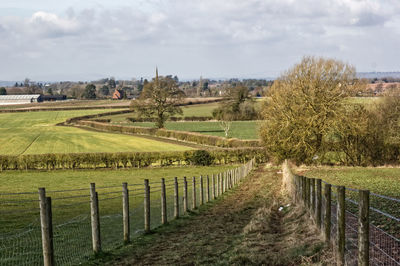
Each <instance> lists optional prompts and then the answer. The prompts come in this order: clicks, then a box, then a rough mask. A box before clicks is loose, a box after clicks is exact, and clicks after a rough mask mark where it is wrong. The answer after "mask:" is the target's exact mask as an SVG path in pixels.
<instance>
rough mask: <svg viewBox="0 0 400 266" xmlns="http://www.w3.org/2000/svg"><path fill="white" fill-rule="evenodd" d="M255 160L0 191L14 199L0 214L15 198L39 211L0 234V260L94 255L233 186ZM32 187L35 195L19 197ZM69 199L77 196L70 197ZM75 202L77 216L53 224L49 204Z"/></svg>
mask: <svg viewBox="0 0 400 266" xmlns="http://www.w3.org/2000/svg"><path fill="white" fill-rule="evenodd" d="M255 166H256V162H255V159H251V160H249V161H248V162H247V163H245V164H243V165H241V166H239V167H236V168H234V169H231V170H227V171H225V172H221V173H218V174H212V175H201V176H198V177H195V176H193V177H192V178H190V179H187V178H186V177H183V178H182V177H180V178H178V177H175V178H170V179H165V178H161V179H160V182H154V181H152V182H149V179H144V183H126V182H124V183H122V185H121V184H120V185H111V186H96V184H95V183H91V184H90V187H89V186H88V187H87V188H79V189H68V190H57V191H51V190H49V191H46V189H45V188H39V190H38V192H19V193H12V192H4V193H3V192H0V196H2V197H5V198H4V199H3V201H0V204H10V202H11V203H12V204H14V205H11V206H10V208H11V210H9V211H5V212H3V211H0V214H1V215H4V213H10V212H11V213H13V212H18V211H21V210H15V209H14V208H15V204H19V205H22V207H23V206H24V204H26V203H27V202H31V203H33V204H38V205H37V206H38V208H35V210H34V214H33V215H34V216H37V218H39V217H40V219H37V220H38V221H39V224H33V225H30V226H29V228H25V229H24V230H21V231H20V232H18V233H7V234H5V235H0V246H1V247H2V252H1V253H0V264H2V265H3V263H4V264H10V265H25V264H26V265H38V264H44V265H49V266H52V265H55V264H56V265H76V264H80V263H82V262H84V261H88V260H90V259H92V258H93V257H94V255H95V256H96V255H99V254H102V253H103V252H107V251H110V250H113V249H115V248H117V247H120V246H122V245H124V244H128V243H129V242H130V241H131V240H132V239H133V238H136V237H138V236H140V235H143V234H148V233H151V232H152V230H154V229H155V228H157V227H159V226H161V225H165V224H167V222H168V221H171V220H174V219H177V218H179V217H181V216H184V215H187V214H189V213H190V212H191V211H192V210H195V209H197V208H199V207H200V206H201V205H204V204H207V203H208V202H211V201H213V200H215V199H217V198H219V197H221V196H222V195H224V194H225V193H226V192H228V191H229V190H231V189H233V188H235V187H236V186H238V185H239V184H240V183H241V181H242V180H243V179H244V178H246V177H247V176H248V175H249V174H250V173H251V171H252V170H253V169H254V168H255ZM190 180H191V181H190ZM65 192H68V193H72V194H73V195H70V194H68V195H66V194H64V193H65ZM37 193H38V195H39V200H37V199H30V200H26V199H25V198H22V197H23V196H24V195H31V196H34V195H37ZM48 195H54V197H49V196H48ZM71 199H74V200H75V199H76V200H77V201H78V202H72V203H71V202H69V201H70V200H71ZM111 201H114V203H115V202H119V204H120V205H119V206H120V208H119V209H114V210H113V213H114V214H107V215H105V214H103V213H102V207H104V206H106V205H107V204H110V202H111ZM121 203H122V204H121ZM77 206H78V208H80V213H81V214H80V215H79V216H76V217H75V218H73V219H70V220H63V221H62V223H61V224H57V225H56V224H53V210H59V209H68V208H71V207H72V208H76V207H77ZM84 206H86V207H88V208H84ZM89 208H90V209H89ZM85 209H86V210H85ZM22 211H24V210H22ZM26 212H28V211H26ZM30 212H31V213H32V210H30ZM24 213H25V212H23V214H24ZM39 215H40V216H39Z"/></svg>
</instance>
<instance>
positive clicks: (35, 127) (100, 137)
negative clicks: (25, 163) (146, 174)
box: [0, 110, 191, 155]
mask: <svg viewBox="0 0 400 266" xmlns="http://www.w3.org/2000/svg"><path fill="white" fill-rule="evenodd" d="M107 111H109V110H80V111H47V112H43V111H42V112H26V113H3V114H0V139H1V145H0V154H7V155H19V154H43V153H78V152H128V151H130V152H135V151H138V152H141V151H181V150H188V149H191V148H189V147H185V146H181V145H175V144H170V143H165V142H159V141H155V140H150V139H145V138H141V137H136V136H127V135H121V134H111V133H101V132H93V131H86V130H82V129H78V128H73V127H62V126H55V124H57V123H60V122H63V121H65V120H66V119H67V118H70V117H75V116H81V115H88V114H96V113H102V112H107Z"/></svg>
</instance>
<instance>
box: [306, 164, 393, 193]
mask: <svg viewBox="0 0 400 266" xmlns="http://www.w3.org/2000/svg"><path fill="white" fill-rule="evenodd" d="M304 175H306V176H308V177H313V178H321V179H322V180H324V181H326V182H330V183H331V184H333V185H342V186H346V187H350V188H357V189H367V190H370V191H372V192H374V193H377V194H382V195H388V196H393V197H397V198H400V168H374V167H318V168H310V170H307V171H305V174H304Z"/></svg>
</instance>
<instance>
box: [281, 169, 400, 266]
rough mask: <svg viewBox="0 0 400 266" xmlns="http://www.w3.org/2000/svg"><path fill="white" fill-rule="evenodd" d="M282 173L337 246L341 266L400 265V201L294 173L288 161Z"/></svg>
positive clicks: (296, 197)
mask: <svg viewBox="0 0 400 266" xmlns="http://www.w3.org/2000/svg"><path fill="white" fill-rule="evenodd" d="M282 170H283V180H284V186H285V188H286V189H287V190H288V191H289V192H291V195H292V199H293V201H295V202H296V203H299V204H300V205H301V206H303V207H304V208H305V209H306V210H307V211H308V212H309V214H310V218H311V219H312V220H313V221H314V222H315V223H316V225H317V226H318V228H319V229H320V230H321V231H322V233H323V235H324V238H325V242H326V244H327V245H331V246H333V247H334V249H335V257H336V260H337V262H338V265H356V264H357V263H358V265H400V234H399V231H398V226H399V224H400V218H399V217H396V213H397V212H396V210H398V209H399V208H400V199H397V198H392V197H388V196H385V195H379V194H375V193H372V192H370V191H369V190H359V189H353V188H348V187H345V186H336V185H332V184H329V183H327V182H325V181H323V180H321V179H315V178H308V177H305V176H299V175H296V174H293V173H292V171H291V169H290V167H289V164H288V162H287V161H286V162H285V163H284V164H283V166H282ZM322 184H323V185H322ZM332 188H335V190H336V193H335V191H332ZM391 212H393V213H391Z"/></svg>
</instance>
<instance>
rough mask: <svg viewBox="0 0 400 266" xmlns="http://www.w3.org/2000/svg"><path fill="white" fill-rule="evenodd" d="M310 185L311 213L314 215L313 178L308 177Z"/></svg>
mask: <svg viewBox="0 0 400 266" xmlns="http://www.w3.org/2000/svg"><path fill="white" fill-rule="evenodd" d="M310 186H311V215H312V216H313V215H315V198H316V196H315V194H316V193H315V178H311V179H310Z"/></svg>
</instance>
